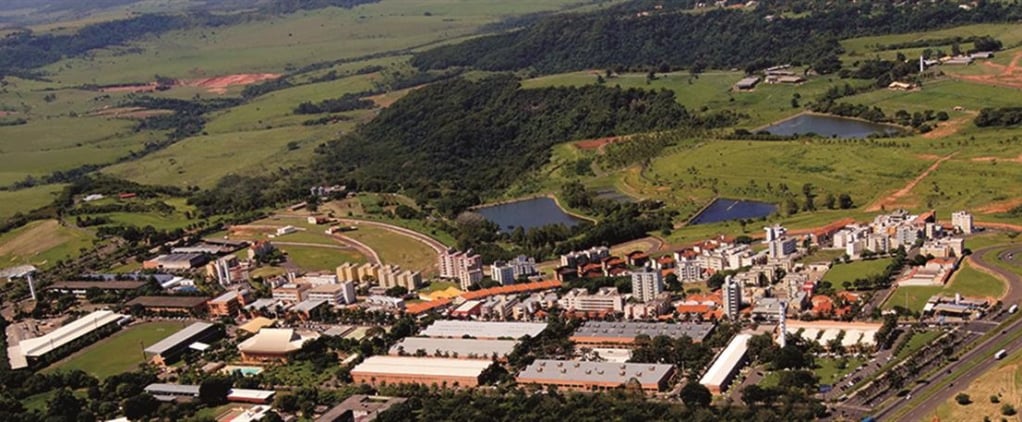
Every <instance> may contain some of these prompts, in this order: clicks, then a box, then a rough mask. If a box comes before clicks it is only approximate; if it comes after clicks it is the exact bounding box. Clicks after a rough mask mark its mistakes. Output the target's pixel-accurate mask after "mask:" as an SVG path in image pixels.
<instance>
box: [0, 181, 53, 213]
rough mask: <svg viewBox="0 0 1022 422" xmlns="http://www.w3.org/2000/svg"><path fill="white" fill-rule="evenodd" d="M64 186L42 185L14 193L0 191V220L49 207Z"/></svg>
mask: <svg viewBox="0 0 1022 422" xmlns="http://www.w3.org/2000/svg"><path fill="white" fill-rule="evenodd" d="M64 186H65V185H44V186H36V187H32V188H28V189H21V190H14V191H0V220H5V219H7V218H10V217H11V216H13V215H14V214H17V213H19V212H20V213H26V212H29V211H32V210H34V209H36V208H39V207H43V206H46V205H49V204H50V203H52V202H53V198H54V197H55V196H56V195H57V194H59V193H60V191H61V190H63V189H64Z"/></svg>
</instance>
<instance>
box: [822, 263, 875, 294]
mask: <svg viewBox="0 0 1022 422" xmlns="http://www.w3.org/2000/svg"><path fill="white" fill-rule="evenodd" d="M890 264H891V260H890V259H871V260H869V261H855V262H850V263H847V264H838V265H835V266H833V267H831V269H830V271H827V274H825V275H824V276H823V279H824V280H827V281H829V282H831V284H833V285H834V287H835V288H838V289H840V288H842V285H843V284H844V282H846V281H847V282H849V283H851V282H853V281H855V280H856V279H859V278H868V277H872V276H875V275H878V274H883V272H884V270H885V269H886V268H887V266H888V265H890Z"/></svg>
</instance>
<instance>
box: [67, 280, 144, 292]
mask: <svg viewBox="0 0 1022 422" xmlns="http://www.w3.org/2000/svg"><path fill="white" fill-rule="evenodd" d="M144 285H145V282H144V281H58V282H56V283H53V284H51V285H50V286H49V287H47V289H50V290H86V289H89V288H93V287H96V288H99V289H106V290H135V289H138V288H140V287H142V286H144Z"/></svg>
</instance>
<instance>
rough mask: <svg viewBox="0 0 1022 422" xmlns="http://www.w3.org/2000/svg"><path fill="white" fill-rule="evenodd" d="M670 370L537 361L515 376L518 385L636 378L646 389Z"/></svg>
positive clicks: (616, 381)
mask: <svg viewBox="0 0 1022 422" xmlns="http://www.w3.org/2000/svg"><path fill="white" fill-rule="evenodd" d="M673 369H674V365H664V364H652V363H614V362H581V361H571V360H548V359H537V360H536V361H535V362H533V363H532V364H531V365H529V366H528V367H527V368H525V370H523V371H522V372H521V373H519V374H518V380H519V381H518V382H520V383H529V382H536V383H543V382H544V381H546V382H551V383H567V382H572V383H579V384H582V383H593V384H597V383H599V384H608V383H609V384H625V383H627V382H628V381H629V380H631V379H632V378H635V379H636V380H637V381H639V383H640V384H643V385H649V384H657V383H659V382H660V381H661V380H663V379H664V378H667V376H669V375H670V374H671V371H672V370H673Z"/></svg>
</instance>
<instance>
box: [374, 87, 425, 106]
mask: <svg viewBox="0 0 1022 422" xmlns="http://www.w3.org/2000/svg"><path fill="white" fill-rule="evenodd" d="M424 86H426V85H419V86H413V87H411V88H405V89H402V90H398V91H393V92H385V93H383V94H379V95H373V96H371V97H366V99H367V100H369V101H372V102H374V103H376V106H377V107H380V108H387V107H390V105H391V104H394V103H395V102H397V100H400V99H401V98H403V97H404V96H405V95H408V93H409V92H412V91H415V90H416V89H419V88H422V87H424Z"/></svg>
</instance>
